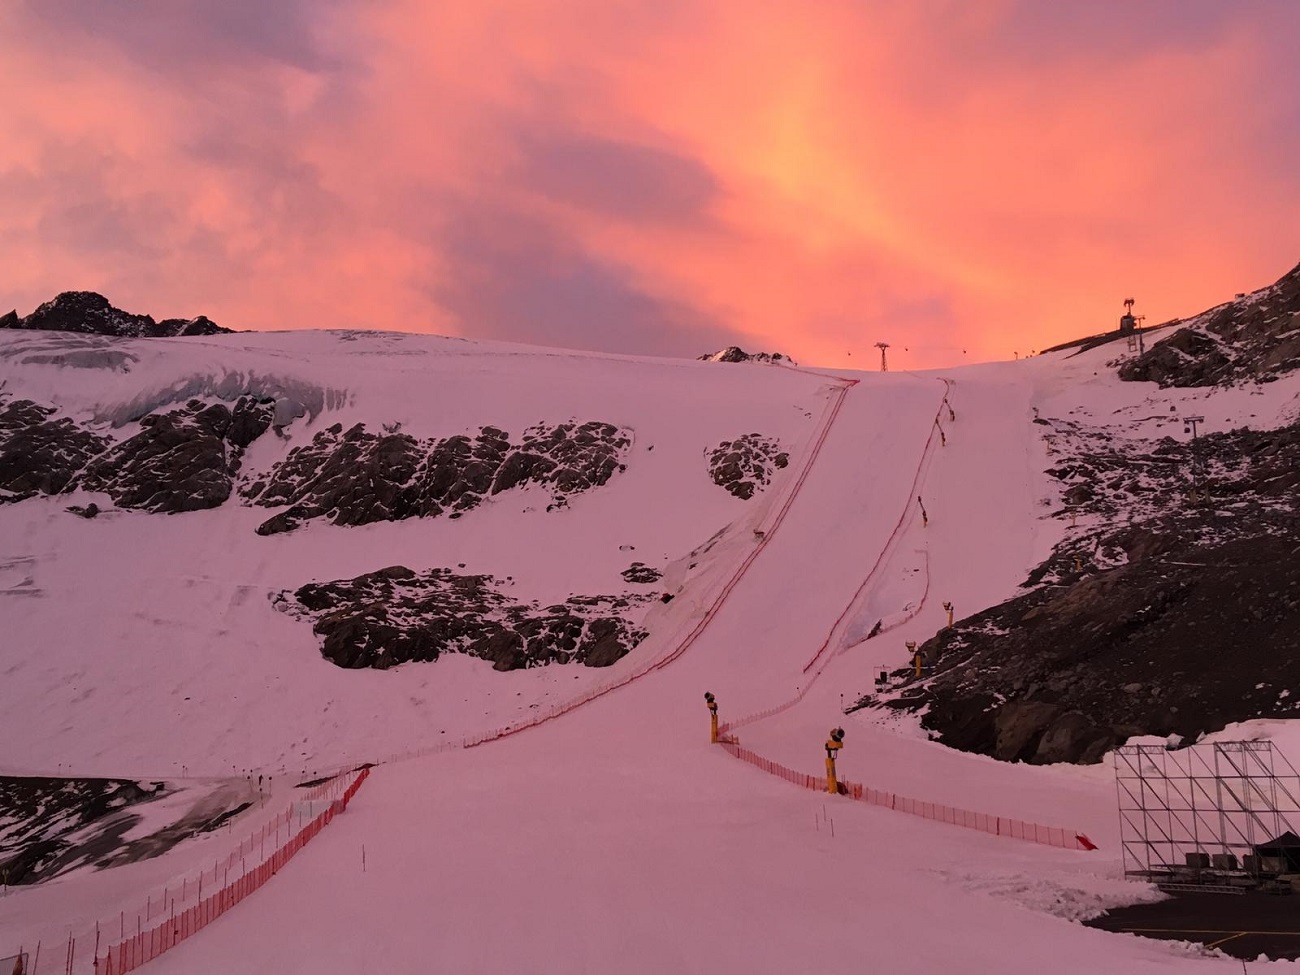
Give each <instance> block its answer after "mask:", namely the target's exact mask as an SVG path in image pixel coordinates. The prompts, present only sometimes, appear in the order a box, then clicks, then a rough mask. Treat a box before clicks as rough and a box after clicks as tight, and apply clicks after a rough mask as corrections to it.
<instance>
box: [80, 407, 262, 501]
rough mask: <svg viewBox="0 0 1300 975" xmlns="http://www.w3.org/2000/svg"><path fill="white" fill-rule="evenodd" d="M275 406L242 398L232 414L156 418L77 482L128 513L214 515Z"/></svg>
mask: <svg viewBox="0 0 1300 975" xmlns="http://www.w3.org/2000/svg"><path fill="white" fill-rule="evenodd" d="M274 412H275V404H274V402H271V401H261V400H256V399H253V398H252V397H247V396H246V397H241V398H240V399H239V400H238V401H236V403H235V404H234V406H233V407H227V406H225V405H224V404H222V403H215V404H211V405H208V404H205V403H204V402H203V401H202V400H191V401H190V402H189V403H188V404H187V405H186V406H185V407H184V408H182V409H179V410H173V411H171V412H168V413H151V414H149V415H147V416H145V417H143V418H142V419H141V420H140V426H141V428H142V429H141V430H140V432H139V433H137V434H136V435H135V436H133V437H130V438H128V439H127V440H124V441H122V442H121V443H119V444H118V445H117V446H115V447H113V448H112V449H111V450H109V451H108V452H106V453H104V454H103V455H101V456H99V457H97V458H96V459H95V460H94V461H92V462H91V463H90V465H89V466H88V467H87V468H86V471H85V473H84V474H83V475H82V476H81V477H80V478H79V479H78V486H79V487H82V488H85V489H86V490H88V491H104V492H106V493H108V494H109V495H111V496H112V498H113V500H114V501H115V502H116V503H117V504H118V505H119V506H120V507H123V508H140V509H143V510H145V511H157V512H166V513H169V514H174V513H177V512H181V511H199V510H202V509H205V508H215V507H218V506H219V505H221V504H223V503H224V502H225V501H226V499H227V498H229V497H230V494H231V491H232V490H233V487H234V479H235V476H236V475H237V474H238V473H239V467H240V463H241V460H242V456H243V451H244V449H245V448H246V447H248V445H249V444H251V443H252V442H253V441H254V440H256V439H257V438H258V437H260V436H261V435H262V434H263V433H265V432H266V430H267V429H268V428H269V427H270V425H271V419H272V417H273V416H274Z"/></svg>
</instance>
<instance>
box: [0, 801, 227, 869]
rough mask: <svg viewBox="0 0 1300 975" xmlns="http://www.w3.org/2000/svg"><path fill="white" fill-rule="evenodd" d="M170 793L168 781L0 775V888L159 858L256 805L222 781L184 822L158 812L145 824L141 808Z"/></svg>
mask: <svg viewBox="0 0 1300 975" xmlns="http://www.w3.org/2000/svg"><path fill="white" fill-rule="evenodd" d="M167 794H168V793H167V791H166V789H165V787H164V784H163V783H161V782H131V781H127V780H122V779H64V778H47V777H39V776H21V777H18V776H0V884H12V885H18V884H38V883H42V882H44V881H46V880H50V879H52V878H54V877H57V876H60V875H62V874H65V873H67V872H69V871H71V870H75V869H78V868H80V867H95V868H103V867H112V866H116V865H119V864H123V863H133V862H136V861H139V860H147V859H150V858H152V857H156V856H160V855H162V854H163V853H166V852H167V851H168V850H170V849H171V848H172V847H174V846H175V845H176V844H177V843H180V842H181V841H182V840H184V839H186V838H188V837H190V836H194V835H195V834H197V833H201V832H206V831H208V830H212V829H216V828H217V827H219V826H221V825H222V824H223V823H225V822H226V821H227V820H228V819H229V818H230V817H231V816H233V815H236V814H238V813H239V812H241V811H242V810H243V809H245V808H247V807H248V806H249V805H250V804H251V802H250V800H249V799H248V798H247V795H248V793H247V790H246V789H245V788H244V787H243V783H241V782H234V783H218V784H215V785H213V786H211V787H210V789H209V791H207V792H206V794H204V795H202V796H201V797H199V798H198V799H197V801H195V802H194V803H193V804H192V805H191V806H190V808H189V809H188V811H186V812H185V813H184V814H183V815H181V816H180V817H179V818H175V819H171V820H170V821H168V819H167V812H166V811H164V812H162V813H161V814H160V813H159V811H156V810H155V811H153V814H152V815H151V816H150V818H149V821H148V822H147V823H146V821H145V818H144V817H143V816H142V815H141V813H140V811H139V807H141V806H143V805H145V804H147V803H150V802H152V801H154V800H155V799H159V798H162V797H163V796H165V795H167Z"/></svg>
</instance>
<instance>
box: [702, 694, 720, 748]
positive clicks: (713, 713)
mask: <svg viewBox="0 0 1300 975" xmlns="http://www.w3.org/2000/svg"><path fill="white" fill-rule="evenodd" d="M704 703H705V704H707V705H708V706H709V743H710V744H712V745H716V744H717V743H718V702H717V700H716V699H715V698H714V696H713V695H712V694H710V693H709V692H708V691H705V692H704Z"/></svg>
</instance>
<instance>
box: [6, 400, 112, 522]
mask: <svg viewBox="0 0 1300 975" xmlns="http://www.w3.org/2000/svg"><path fill="white" fill-rule="evenodd" d="M54 413H55V410H54V408H53V407H48V406H40V405H38V404H36V403H33V402H32V401H31V400H9V401H5V400H3V399H0V492H3V493H0V501H4V500H10V501H20V500H23V499H25V498H30V497H33V496H35V495H37V494H59V493H61V492H62V491H65V490H67V488H68V486H69V485H70V484H71V483H72V480H73V478H74V477H75V476H76V474H77V472H78V471H80V470H81V469H82V468H84V467H85V466H86V464H87V463H88V462H89V461H90V460H91V459H92V458H93V457H96V456H97V455H99V454H101V453H102V452H103V451H104V449H105V448H106V447H107V446H108V439H107V438H106V437H101V436H98V435H97V434H94V433H91V432H90V431H89V430H87V429H85V428H84V427H82V426H80V425H79V424H77V423H76V422H74V421H73V420H71V419H68V418H66V417H64V418H61V419H57V420H52V419H50V417H51V416H53V415H54Z"/></svg>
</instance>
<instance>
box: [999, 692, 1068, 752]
mask: <svg viewBox="0 0 1300 975" xmlns="http://www.w3.org/2000/svg"><path fill="white" fill-rule="evenodd" d="M1060 714H1061V708H1060V707H1059V706H1058V705H1055V704H1047V703H1044V702H1043V701H1013V702H1011V703H1010V704H1008V705H1007V706H1006V707H1004V708H1002V709H1000V710H999V711H998V713H997V718H996V719H995V721H994V729H995V733H996V735H997V741H996V743H995V745H994V751H993V756H994V757H995V758H1000V759H1002V760H1003V761H1005V762H1018V761H1023V760H1025V759H1028V758H1030V757H1031V756H1033V755H1035V754H1036V753H1037V751H1038V745H1039V740H1040V739H1041V738H1042V736H1043V732H1045V731H1046V730H1047V728H1048V726H1049V725H1051V724H1052V722H1054V721H1055V720H1056V719H1057V717H1058V716H1059V715H1060Z"/></svg>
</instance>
